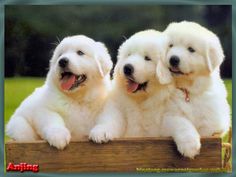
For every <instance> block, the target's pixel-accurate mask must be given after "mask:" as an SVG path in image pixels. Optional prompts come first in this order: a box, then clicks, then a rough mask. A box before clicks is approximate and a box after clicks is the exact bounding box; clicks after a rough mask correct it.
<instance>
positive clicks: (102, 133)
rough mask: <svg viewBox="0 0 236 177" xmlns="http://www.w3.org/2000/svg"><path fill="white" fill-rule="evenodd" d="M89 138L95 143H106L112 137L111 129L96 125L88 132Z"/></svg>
mask: <svg viewBox="0 0 236 177" xmlns="http://www.w3.org/2000/svg"><path fill="white" fill-rule="evenodd" d="M89 139H90V140H92V141H93V142H95V143H106V142H108V141H110V140H112V139H113V136H112V133H111V130H110V131H109V129H108V128H107V127H106V126H103V125H96V126H95V127H94V128H93V129H92V130H91V131H90V134H89Z"/></svg>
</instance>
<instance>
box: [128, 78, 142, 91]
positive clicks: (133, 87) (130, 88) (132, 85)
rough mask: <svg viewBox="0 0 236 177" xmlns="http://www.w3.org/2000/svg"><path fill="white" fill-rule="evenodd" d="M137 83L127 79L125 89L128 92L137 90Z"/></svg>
mask: <svg viewBox="0 0 236 177" xmlns="http://www.w3.org/2000/svg"><path fill="white" fill-rule="evenodd" d="M138 85H139V84H137V83H135V82H133V81H130V80H129V81H128V85H127V91H128V92H130V93H131V92H134V91H135V90H137V88H138Z"/></svg>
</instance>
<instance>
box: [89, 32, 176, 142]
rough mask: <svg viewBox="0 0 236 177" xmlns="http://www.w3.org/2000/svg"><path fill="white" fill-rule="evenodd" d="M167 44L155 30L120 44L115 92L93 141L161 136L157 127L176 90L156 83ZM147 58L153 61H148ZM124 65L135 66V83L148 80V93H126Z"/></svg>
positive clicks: (94, 129)
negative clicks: (171, 95)
mask: <svg viewBox="0 0 236 177" xmlns="http://www.w3.org/2000/svg"><path fill="white" fill-rule="evenodd" d="M166 45H167V38H166V37H165V36H164V35H162V34H161V33H160V32H158V31H154V30H146V31H142V32H138V33H136V34H134V35H133V36H131V37H130V38H129V39H128V40H126V41H125V42H124V43H123V44H122V45H121V47H120V48H119V54H118V62H117V64H116V67H115V71H114V80H113V83H112V84H113V85H112V86H113V87H112V91H111V92H110V95H109V100H108V102H107V104H106V106H105V107H104V110H103V112H102V114H101V115H100V116H99V118H98V121H97V125H96V126H95V127H94V128H93V129H92V130H91V132H90V139H92V140H93V141H95V142H97V143H102V142H107V141H109V140H112V139H114V138H118V137H143V136H160V135H161V134H160V133H161V131H160V129H159V128H158V127H160V126H161V117H162V115H163V114H164V113H165V107H166V102H167V100H168V99H169V96H170V93H171V89H173V88H171V87H169V86H168V85H162V84H160V83H159V82H157V81H156V70H158V69H159V67H160V68H162V67H161V66H162V64H161V63H160V62H161V61H162V60H161V58H163V57H165V48H166V47H167V46H166ZM145 56H148V57H149V58H151V61H146V60H145ZM125 64H132V65H133V66H134V74H133V76H134V79H135V81H136V82H138V83H143V82H146V81H148V86H147V89H146V91H138V92H136V93H129V92H127V89H126V85H127V83H126V82H127V79H126V78H125V76H124V73H123V67H124V65H125ZM160 74H161V75H162V72H160Z"/></svg>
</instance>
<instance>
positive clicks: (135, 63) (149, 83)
mask: <svg viewBox="0 0 236 177" xmlns="http://www.w3.org/2000/svg"><path fill="white" fill-rule="evenodd" d="M165 45H167V42H166V39H165V38H164V36H162V34H161V33H160V32H158V31H155V30H146V31H142V32H138V33H136V34H134V35H133V36H131V37H130V38H129V39H128V40H126V41H125V42H124V43H123V44H122V45H121V46H120V48H119V52H118V61H117V65H116V67H115V72H114V77H115V79H116V80H117V82H118V83H119V85H120V86H121V87H122V89H124V91H125V92H126V93H128V94H132V95H139V94H146V93H148V92H151V90H153V87H154V85H156V83H157V82H156V67H157V63H158V61H159V60H160V58H161V57H163V56H164V48H165Z"/></svg>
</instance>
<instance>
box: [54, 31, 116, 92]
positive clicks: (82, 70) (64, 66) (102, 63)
mask: <svg viewBox="0 0 236 177" xmlns="http://www.w3.org/2000/svg"><path fill="white" fill-rule="evenodd" d="M111 67H112V62H111V59H110V55H109V54H108V51H107V49H106V47H105V46H104V44H102V43H100V42H96V41H94V40H92V39H91V38H88V37H86V36H83V35H77V36H71V37H66V38H64V39H63V40H62V41H61V42H60V44H59V45H58V46H57V47H56V49H55V51H54V54H53V57H52V59H51V61H50V71H49V73H50V74H49V75H50V76H49V77H51V78H52V80H51V81H52V82H54V84H56V85H57V86H58V87H59V89H60V90H62V91H63V92H66V93H74V92H76V91H78V90H80V89H82V88H84V87H86V86H88V85H93V84H96V83H97V81H99V80H101V79H103V77H104V76H105V75H106V74H108V72H109V71H110V69H111Z"/></svg>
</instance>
